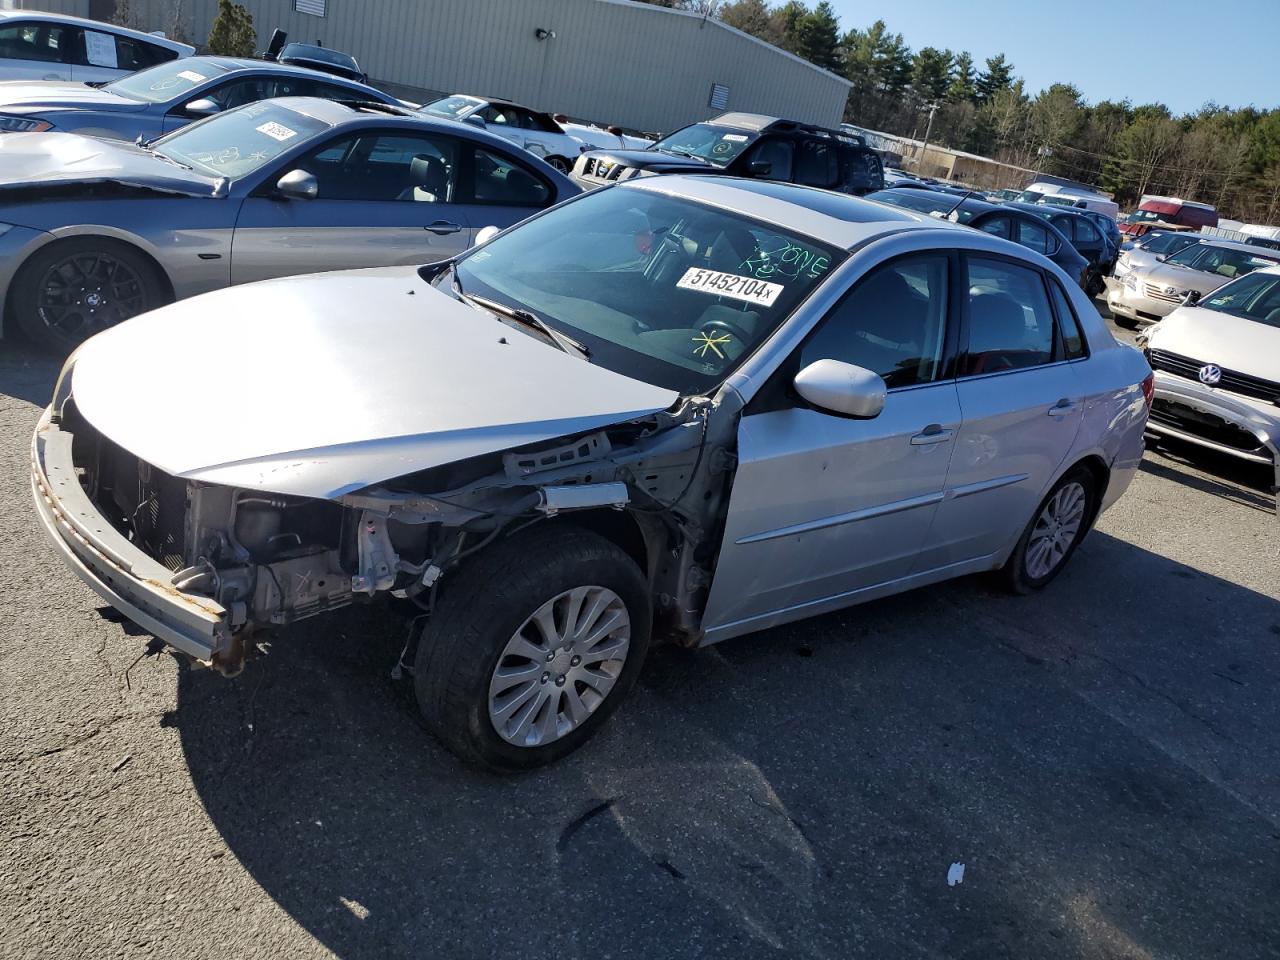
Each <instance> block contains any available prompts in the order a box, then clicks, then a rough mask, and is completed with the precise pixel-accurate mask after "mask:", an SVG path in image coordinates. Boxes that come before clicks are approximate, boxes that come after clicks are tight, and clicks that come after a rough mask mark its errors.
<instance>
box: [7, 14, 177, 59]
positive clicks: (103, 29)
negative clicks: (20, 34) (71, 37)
mask: <svg viewBox="0 0 1280 960" xmlns="http://www.w3.org/2000/svg"><path fill="white" fill-rule="evenodd" d="M9 18H18V19H22V20H39V21H42V22H44V23H66V24H73V25H75V26H77V27H84V28H86V29H90V30H97V31H99V32H100V33H118V34H120V35H121V36H125V37H136V38H137V39H139V40H145V41H147V42H148V43H154V44H156V46H160V47H167V48H168V49H170V50H177V51H179V52H186V53H188V54H191V53H195V52H196V48H195V47H193V46H191V44H189V43H182V42H180V41H178V40H170V39H169V38H168V37H161V36H158V35H157V34H154V33H145V32H143V31H142V30H134V29H132V28H130V27H118V26H116V25H115V24H114V23H103V22H102V21H101V20H90V19H88V18H86V17H73V16H70V15H69V14H65V13H45V12H44V11H42V10H0V20H6V19H9Z"/></svg>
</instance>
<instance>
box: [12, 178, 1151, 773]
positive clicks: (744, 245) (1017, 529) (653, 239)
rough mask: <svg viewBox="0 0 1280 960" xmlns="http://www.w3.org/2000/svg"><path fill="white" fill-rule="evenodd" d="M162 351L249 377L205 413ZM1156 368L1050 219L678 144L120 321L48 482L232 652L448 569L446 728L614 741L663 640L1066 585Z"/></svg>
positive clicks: (532, 747)
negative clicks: (370, 253) (1040, 232)
mask: <svg viewBox="0 0 1280 960" xmlns="http://www.w3.org/2000/svg"><path fill="white" fill-rule="evenodd" d="M156 371H184V372H185V374H186V375H188V376H190V377H195V378H198V379H199V380H200V381H201V382H202V383H206V384H211V385H213V386H211V387H210V389H211V390H212V391H213V392H212V393H211V394H209V395H208V396H207V397H204V398H203V399H202V400H201V401H200V402H208V403H209V404H210V408H209V409H210V412H211V415H210V416H206V417H202V418H200V429H198V430H193V429H192V428H191V423H192V420H191V417H192V404H191V403H174V402H172V396H171V394H172V390H171V387H170V385H169V382H168V381H166V380H164V379H163V378H160V379H157V377H156ZM228 376H230V380H228V379H227V377H228ZM219 384H225V385H226V386H225V389H224V388H223V387H220V386H218V385H219ZM1151 386H1152V376H1151V371H1150V369H1149V368H1148V366H1147V364H1146V362H1145V361H1144V360H1143V358H1142V356H1141V355H1140V354H1139V353H1138V352H1137V351H1136V350H1134V349H1133V348H1131V347H1128V346H1122V345H1120V344H1118V343H1117V342H1116V341H1115V340H1114V339H1113V338H1112V337H1111V334H1110V333H1109V332H1108V330H1107V328H1106V326H1105V325H1104V324H1103V322H1102V320H1101V318H1100V317H1099V315H1098V313H1097V311H1096V310H1095V309H1094V308H1093V305H1092V304H1091V303H1090V302H1089V300H1088V298H1087V297H1085V295H1084V294H1083V293H1082V292H1081V290H1080V289H1079V287H1078V286H1077V285H1076V283H1075V281H1074V279H1073V278H1072V277H1068V276H1067V275H1066V274H1065V273H1063V272H1062V271H1061V270H1060V269H1059V268H1058V267H1056V266H1055V265H1054V264H1053V263H1052V262H1050V261H1049V260H1047V259H1045V258H1044V257H1042V256H1040V255H1039V254H1036V253H1033V252H1032V251H1030V250H1028V249H1027V248H1025V247H1020V246H1016V245H1014V244H1012V243H1009V242H1007V241H1004V240H1000V239H998V238H995V237H992V236H989V235H987V234H984V233H982V232H979V231H976V230H968V229H966V228H964V227H957V226H954V225H951V224H947V223H943V222H940V221H938V220H935V219H932V218H930V217H925V216H919V215H916V214H914V213H911V212H908V211H904V210H897V209H893V208H890V207H886V206H884V205H881V204H877V203H870V202H867V201H864V200H860V199H856V198H854V197H850V196H845V195H841V194H835V193H828V192H826V191H820V190H812V189H809V188H805V187H799V186H792V185H788V184H782V183H774V182H764V181H749V180H738V179H730V178H717V177H706V176H692V177H682V176H677V175H672V176H665V177H653V178H643V179H636V180H632V181H629V182H627V183H626V184H622V185H617V186H612V187H605V188H602V189H600V190H596V191H593V192H591V193H589V194H585V195H583V196H581V197H579V198H575V199H573V200H570V201H568V202H565V203H562V204H560V205H559V206H556V207H554V208H552V209H550V210H548V211H547V212H545V213H542V214H539V215H537V216H535V217H533V218H531V219H529V220H526V221H525V222H524V223H522V224H519V225H517V226H515V227H512V228H510V229H508V230H506V231H504V232H503V233H501V234H498V235H497V236H496V237H494V238H493V239H491V240H489V241H488V242H486V243H483V244H481V245H480V246H478V247H475V248H473V249H472V250H470V251H469V252H467V253H464V254H462V255H460V256H458V257H456V258H453V259H450V260H446V261H442V262H439V263H434V264H430V265H428V266H425V267H422V268H416V269H415V268H411V267H400V268H385V269H378V270H365V271H354V272H341V273H329V274H320V275H315V276H311V277H301V278H294V279H289V280H275V281H268V282H265V283H260V284H248V285H243V286H237V287H233V288H231V289H228V290H223V291H218V292H215V293H211V294H207V295H205V296H202V297H197V298H194V299H192V300H187V301H184V302H181V303H177V304H174V305H172V306H168V307H163V308H161V309H159V310H156V311H153V312H151V313H149V314H144V315H143V316H140V317H137V318H135V319H133V320H130V321H128V322H126V323H124V324H121V325H120V326H118V327H115V328H113V329H111V330H108V331H107V332H105V333H103V334H100V335H99V336H97V337H94V338H93V339H91V340H89V341H88V342H87V343H85V344H84V345H83V346H81V347H80V349H79V350H78V351H77V352H76V353H75V354H74V355H73V356H72V357H71V359H70V360H68V362H67V365H66V367H65V369H64V371H63V373H62V376H61V377H60V378H59V382H58V385H57V387H56V389H55V394H54V397H53V401H52V403H51V405H50V407H49V409H48V410H47V411H46V412H45V414H44V416H43V418H42V419H41V421H40V423H39V426H38V427H37V430H36V433H35V437H34V441H33V454H34V455H33V473H32V486H33V489H34V492H35V502H36V508H37V512H38V515H39V517H40V520H41V522H42V524H43V526H44V528H45V530H46V531H47V532H48V534H49V537H50V539H51V540H52V542H53V544H54V545H55V547H56V549H57V550H58V552H59V553H60V554H61V555H62V557H63V558H64V559H65V561H66V562H67V564H68V565H69V566H70V567H71V568H72V569H73V570H74V571H75V572H76V573H77V574H79V575H80V576H81V577H82V578H83V579H84V580H85V581H86V582H87V583H88V584H89V585H90V586H91V587H93V589H94V590H96V591H97V592H98V593H99V594H100V595H101V596H102V597H103V598H105V600H106V601H107V602H108V603H110V604H112V605H114V606H115V607H117V608H118V609H119V610H120V611H121V612H122V613H124V614H125V615H126V616H128V617H130V618H131V619H133V620H134V621H136V622H137V623H138V624H140V625H141V626H142V627H143V628H145V629H146V630H149V631H151V632H153V633H155V634H156V635H157V636H159V637H161V638H163V639H165V640H166V641H168V642H169V643H171V644H172V645H173V646H175V647H177V648H179V649H181V650H183V651H186V652H187V653H189V654H192V655H194V656H196V657H198V658H200V659H202V660H207V661H212V663H213V664H214V666H216V667H218V668H220V669H221V670H223V671H224V672H228V673H234V672H237V671H238V670H239V669H240V668H241V667H242V666H243V663H244V659H245V655H246V651H252V650H254V649H255V648H256V645H255V644H254V643H253V641H252V637H253V634H254V633H255V631H259V630H262V629H266V628H269V627H272V626H280V625H285V624H289V623H292V622H294V621H296V620H299V619H301V618H304V617H310V616H316V615H321V614H324V613H325V612H327V611H329V610H332V609H334V608H336V607H341V606H344V605H346V604H349V603H351V602H352V601H353V600H357V599H364V600H369V599H371V598H374V597H384V598H385V597H386V596H387V595H388V594H394V595H396V596H398V597H401V598H403V599H405V600H409V601H412V602H413V603H415V604H417V605H418V606H419V607H420V608H421V610H422V612H423V613H425V614H426V615H427V617H428V618H429V619H428V620H427V626H426V628H425V631H424V632H422V633H421V634H420V635H419V636H418V637H417V642H416V648H415V649H413V650H409V651H406V653H405V655H404V658H403V659H404V661H405V663H407V664H408V663H412V664H413V674H414V683H415V687H416V691H417V695H418V700H419V704H420V706H421V709H422V712H423V715H424V717H425V718H426V722H427V723H428V725H429V726H430V728H431V729H432V730H433V731H434V732H435V733H436V734H437V735H438V736H439V737H440V739H441V740H442V741H443V742H444V743H445V744H446V745H447V746H448V747H449V748H450V749H451V750H453V751H454V752H455V753H457V754H458V755H459V756H461V757H463V758H465V759H467V760H470V761H473V762H476V763H479V764H483V765H486V766H488V767H491V768H494V769H499V770H515V769H522V768H528V767H532V766H536V765H538V764H542V763H546V762H549V761H551V760H554V759H556V758H557V757H560V756H563V755H564V754H566V753H568V752H569V751H571V750H573V749H575V748H576V747H578V746H579V745H581V744H582V743H583V742H584V741H585V740H586V739H588V738H589V737H590V736H591V735H592V733H593V732H594V731H595V730H596V729H598V727H599V726H600V724H601V723H603V722H604V720H605V719H606V718H607V717H608V716H609V714H611V713H612V712H613V711H614V710H615V709H616V708H617V706H618V704H619V702H620V701H621V700H622V699H623V697H624V696H625V695H626V693H627V691H628V690H629V689H630V688H631V687H632V686H633V685H634V683H635V681H636V677H637V675H638V674H639V672H640V669H641V665H642V663H643V661H644V658H645V654H646V652H647V650H648V649H649V647H650V644H651V642H654V641H656V640H665V641H671V642H676V643H681V644H686V645H691V646H692V645H699V644H709V643H716V642H718V641H721V640H727V639H729V638H731V637H737V636H740V635H742V634H747V633H751V632H753V631H758V630H763V629H766V628H768V627H772V626H776V625H778V624H784V623H788V622H791V621H794V620H799V619H802V618H804V617H810V616H814V615H816V614H819V613H824V612H826V611H830V610H836V609H839V608H842V607H847V606H850V605H852V604H857V603H861V602H864V601H867V600H871V599H874V598H876V597H883V596H886V595H889V594H894V593H899V592H901V591H904V590H908V589H912V588H915V587H921V586H925V585H928V584H933V583H937V582H939V581H942V580H947V579H950V578H952V577H957V576H961V575H964V574H971V573H978V572H983V571H987V572H996V573H998V574H999V575H1000V576H1001V577H1002V578H1003V580H1004V581H1005V583H1006V584H1007V585H1008V586H1009V587H1010V588H1011V589H1013V590H1015V591H1019V592H1026V591H1031V590H1035V589H1038V588H1041V587H1044V586H1045V585H1047V584H1048V583H1049V582H1050V581H1051V580H1053V579H1054V578H1055V577H1056V576H1057V575H1058V574H1059V573H1060V572H1061V571H1062V569H1063V567H1064V565H1065V564H1066V563H1067V561H1068V559H1069V558H1070V557H1071V555H1072V553H1073V552H1074V551H1075V549H1076V547H1077V546H1078V545H1079V544H1080V541H1081V540H1082V539H1083V538H1084V537H1085V535H1086V533H1087V532H1088V530H1089V529H1090V527H1091V526H1092V525H1093V523H1094V521H1095V519H1096V518H1097V516H1098V514H1099V513H1100V512H1101V511H1102V510H1104V509H1106V508H1107V507H1108V506H1109V505H1110V504H1112V503H1114V502H1115V501H1116V500H1117V499H1118V498H1119V497H1120V496H1121V495H1122V494H1123V493H1124V491H1125V488H1126V487H1127V486H1128V485H1129V482H1130V479H1131V478H1132V477H1133V475H1134V473H1135V471H1136V470H1137V468H1138V464H1139V461H1140V460H1141V457H1142V447H1143V428H1144V425H1145V424H1146V421H1147V413H1148V409H1149V403H1150V400H1151ZM140 410H145V411H146V416H145V417H143V416H139V415H138V411H140ZM213 412H216V415H213ZM72 602H76V603H84V602H86V601H85V600H84V599H82V598H78V599H75V600H74V601H72ZM419 619H421V618H419ZM943 628H944V625H940V629H943Z"/></svg>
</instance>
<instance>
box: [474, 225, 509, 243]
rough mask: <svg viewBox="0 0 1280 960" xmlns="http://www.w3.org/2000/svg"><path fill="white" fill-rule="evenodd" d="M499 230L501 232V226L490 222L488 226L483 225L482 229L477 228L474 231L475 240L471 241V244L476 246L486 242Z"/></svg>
mask: <svg viewBox="0 0 1280 960" xmlns="http://www.w3.org/2000/svg"><path fill="white" fill-rule="evenodd" d="M501 232H502V228H501V227H495V226H493V225H492V224H490V225H489V226H487V227H484V228H483V229H481V230H479V231H478V232H477V233H476V242H475V243H473V244H472V246H473V247H478V246H480V244H482V243H488V242H489V241H490V240H492V239H493V238H494V237H496V236H497V235H498V234H500V233H501Z"/></svg>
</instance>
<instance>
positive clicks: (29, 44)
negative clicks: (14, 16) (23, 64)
mask: <svg viewBox="0 0 1280 960" xmlns="http://www.w3.org/2000/svg"><path fill="white" fill-rule="evenodd" d="M70 43H71V31H70V30H68V29H66V28H65V27H63V26H62V24H59V23H13V24H5V26H3V27H0V58H4V59H6V60H38V61H40V62H42V63H66V62H70V60H71V52H70V50H69V49H68V47H69V46H70Z"/></svg>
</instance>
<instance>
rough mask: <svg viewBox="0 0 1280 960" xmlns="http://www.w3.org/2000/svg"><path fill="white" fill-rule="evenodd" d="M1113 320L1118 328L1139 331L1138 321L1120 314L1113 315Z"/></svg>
mask: <svg viewBox="0 0 1280 960" xmlns="http://www.w3.org/2000/svg"><path fill="white" fill-rule="evenodd" d="M1111 319H1112V320H1114V321H1115V324H1116V326H1117V327H1123V328H1124V329H1125V330H1137V329H1138V321H1137V320H1134V319H1133V318H1132V317H1126V316H1122V315H1121V314H1118V313H1113V314H1112V315H1111Z"/></svg>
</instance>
